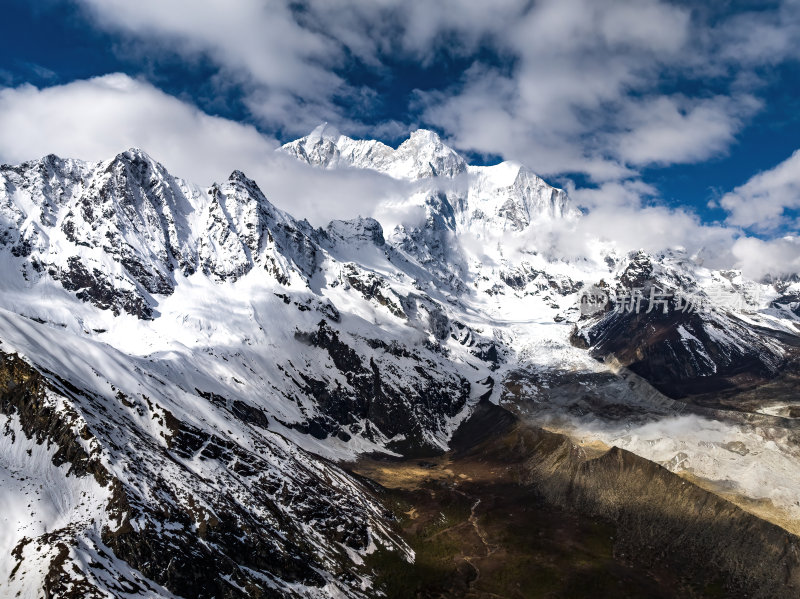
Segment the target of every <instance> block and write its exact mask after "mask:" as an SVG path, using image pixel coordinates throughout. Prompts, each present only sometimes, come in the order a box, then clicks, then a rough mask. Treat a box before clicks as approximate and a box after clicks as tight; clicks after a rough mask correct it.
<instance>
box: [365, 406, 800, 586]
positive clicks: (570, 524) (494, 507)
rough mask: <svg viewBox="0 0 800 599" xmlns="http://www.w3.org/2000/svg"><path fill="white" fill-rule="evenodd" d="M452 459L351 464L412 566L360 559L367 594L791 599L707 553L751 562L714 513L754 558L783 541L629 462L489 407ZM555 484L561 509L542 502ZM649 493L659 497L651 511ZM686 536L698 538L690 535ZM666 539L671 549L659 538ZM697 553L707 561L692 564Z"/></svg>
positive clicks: (759, 575) (469, 426)
mask: <svg viewBox="0 0 800 599" xmlns="http://www.w3.org/2000/svg"><path fill="white" fill-rule="evenodd" d="M453 447H454V450H452V451H450V452H448V453H447V454H445V455H443V456H439V457H434V458H430V459H389V458H382V457H374V456H373V457H369V458H362V459H360V460H359V461H357V462H355V463H353V464H351V467H350V470H351V471H352V472H353V473H354V474H356V475H357V476H360V477H362V478H364V479H367V480H368V481H371V482H372V484H374V485H375V488H376V495H377V496H378V497H379V498H381V499H382V500H383V502H384V505H386V506H387V508H389V509H390V510H391V511H392V513H393V514H394V517H395V518H396V521H395V524H396V528H397V530H398V531H399V532H400V533H401V534H402V536H403V537H404V538H405V540H406V541H407V542H408V543H409V545H410V546H411V547H412V548H413V549H414V551H415V553H416V560H415V563H413V564H409V563H406V562H405V561H402V560H399V559H397V558H396V557H395V556H394V555H393V554H391V553H390V552H378V553H376V554H374V555H373V556H371V558H370V559H371V561H370V562H369V563H370V565H371V566H373V567H375V569H376V571H378V572H379V575H378V578H377V581H376V584H377V586H378V588H381V589H382V590H384V591H385V592H386V593H387V596H388V597H390V598H401V597H402V598H408V597H418V598H426V599H427V598H431V599H432V598H440V597H441V598H444V597H447V598H450V597H459V598H464V599H498V598H507V599H515V598H526V599H527V598H533V597H542V598H575V597H593V598H595V597H615V598H616V597H642V598H645V597H647V598H658V597H664V598H666V597H742V596H774V597H777V596H787V597H789V596H795V595H793V594H792V592H793V591H792V589H791V582H790V581H785V580H782V581H778V580H775V581H773V582H774V583H775V584H770V585H769V586H770V588H767V585H765V584H764V582H763V579H764V577H766V578H769V577H770V576H772V573H771V572H770V570H772V569H773V567H774V566H777V563H775V564H769V565H764V564H758V565H754V566H753V567H754V568H761V569H763V571H762V572H754V573H750V574H752V576H751V577H748V575H744V576H743V575H742V573H740V572H736V571H735V568H732V567H729V564H728V563H727V562H726V558H725V555H724V552H716V553H715V552H714V551H713V550H712V551H709V546H708V545H709V544H713V543H717V544H719V545H728V546H729V547H730V549H731V551H732V552H733V553H736V554H737V555H739V556H740V557H743V558H745V559H746V558H747V557H748V555H749V554H748V552H750V551H752V550H753V549H754V548H753V547H752V546H747V541H746V540H743V539H741V538H738V537H736V535H733V536H730V535H728V533H727V530H726V529H724V527H722V528H721V527H719V526H718V525H717V523H716V522H715V519H714V516H713V514H711V513H710V512H714V511H719V510H722V511H727V516H728V517H732V520H734V521H735V523H736V525H737V526H741V528H742V530H749V531H751V533H752V534H754V535H755V537H761V538H760V540H759V541H757V542H756V544H758V543H759V542H763V543H764V544H770V543H771V542H772V535H777V536H780V537H783V538H791V539H792V540H796V539H795V538H794V537H793V535H787V534H786V533H785V531H782V530H780V529H778V528H777V527H774V526H772V525H771V524H768V523H766V522H763V521H761V520H758V519H757V518H755V517H754V516H752V515H750V514H747V513H745V512H743V511H742V510H739V509H738V508H736V507H735V506H733V505H732V504H729V503H728V502H726V501H724V500H722V499H720V498H718V497H717V496H715V495H712V494H711V493H708V492H706V491H704V490H702V489H700V488H699V487H696V486H694V485H693V484H692V483H690V482H687V481H685V480H684V479H682V478H680V477H678V476H676V475H674V474H672V473H670V472H668V471H667V470H666V469H664V468H661V467H660V466H657V465H655V464H653V463H651V462H647V461H646V460H644V459H642V458H638V457H636V456H633V454H627V452H623V453H625V454H627V455H622V454H621V453H620V451H619V450H611V451H604V450H603V449H601V448H598V447H593V448H592V447H581V446H579V445H576V444H574V443H573V442H572V441H571V440H570V439H569V438H567V437H566V436H563V435H559V434H555V433H549V432H547V431H543V430H541V429H536V428H533V427H530V426H528V425H525V424H521V423H520V422H518V421H516V419H515V418H514V417H513V416H511V415H510V414H509V413H508V412H505V410H503V409H502V408H499V407H496V406H489V405H484V406H483V407H482V408H481V409H479V410H478V413H477V414H476V416H475V417H473V419H472V421H471V422H468V423H466V425H465V426H463V427H462V429H461V430H460V431H459V433H457V435H456V437H455V438H454V443H453ZM610 457H611V458H613V464H612V465H611V467H610V468H609V467H608V466H609V458H610ZM532 462H535V463H536V465H532ZM565 478H566V479H569V481H568V482H567V483H566V485H564V486H563V495H561V494H559V492H558V491H557V490H556V491H554V490H553V489H554V488H555V489H558V488H559V487H560V486H562V485H563V483H564V479H565ZM665 485H666V488H665ZM609 487H611V488H614V489H616V490H617V491H620V493H619V494H615V493H613V492H611V493H610V492H609ZM687 487H689V489H687ZM634 488H639V489H640V490H641V492H639V493H636V492H631V491H632V489H634ZM649 493H659V494H661V502H660V503H661V505H654V504H653V503H652V502H651V501H650V500H651V499H652V496H650V497H649V496H648V494H649ZM671 494H677V495H680V496H681V499H677V500H673V499H672V498H671V497H670V496H671ZM684 497H690V499H689V501H688V502H683V501H682V499H683V498H684ZM682 510H683V511H684V513H683V514H680V512H681V511H682ZM709 510H710V512H709ZM731 515H732V516H731ZM681 517H683V518H685V520H683V521H680V520H681ZM669 520H674V521H673V522H669ZM697 526H705V527H706V529H707V530H710V531H711V535H710V536H709V535H705V534H695V527H697ZM660 529H663V530H660ZM670 529H671V530H670ZM668 530H669V532H674V531H675V530H678V531H681V532H682V533H684V536H683V538H675V537H670V535H669V534H667V535H663V534H661V533H662V532H667V531H668ZM748 534H750V533H748ZM704 552H708V554H707V561H706V560H702V559H701V560H699V561H698V557H699V556H700V555H703V554H704ZM693 561H695V562H697V563H694V564H692V563H691V562H693ZM698 565H700V567H698ZM778 570H779V568H775V573H777V571H778ZM785 582H788V584H784V583H785Z"/></svg>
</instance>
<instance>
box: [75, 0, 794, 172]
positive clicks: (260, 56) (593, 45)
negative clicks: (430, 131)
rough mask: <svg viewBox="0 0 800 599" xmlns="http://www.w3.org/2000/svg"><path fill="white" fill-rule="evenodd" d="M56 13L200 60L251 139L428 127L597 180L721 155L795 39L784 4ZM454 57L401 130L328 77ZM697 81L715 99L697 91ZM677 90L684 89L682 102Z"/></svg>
mask: <svg viewBox="0 0 800 599" xmlns="http://www.w3.org/2000/svg"><path fill="white" fill-rule="evenodd" d="M72 1H73V2H76V3H77V4H79V5H80V6H82V7H84V8H85V10H86V12H87V14H89V15H90V16H91V18H92V19H93V20H94V22H95V23H96V24H97V25H98V26H100V27H102V28H104V29H106V30H108V31H113V32H115V33H117V34H120V35H122V36H124V37H125V39H127V40H128V41H129V42H131V41H133V42H134V45H135V43H136V42H139V43H141V44H144V45H145V46H146V49H147V52H148V53H149V54H158V53H159V52H165V51H166V52H174V53H178V54H180V55H181V56H183V57H186V58H194V57H197V56H202V57H206V58H208V59H210V60H211V61H213V62H214V63H215V64H217V65H218V66H219V67H220V69H221V71H222V72H223V73H224V78H225V79H226V80H228V81H235V82H236V85H238V86H239V87H240V88H241V90H243V92H244V95H245V106H246V107H247V108H248V110H249V111H250V113H251V115H252V116H253V117H254V118H255V119H256V120H257V121H258V122H259V123H260V124H261V125H263V126H265V127H267V128H271V129H273V130H274V129H277V130H280V131H282V132H288V133H289V134H294V135H298V134H301V133H304V132H306V131H308V130H309V129H311V128H312V127H313V126H314V125H315V124H317V123H318V122H320V121H323V120H324V121H329V122H331V123H334V124H336V125H337V126H338V127H339V128H340V129H341V130H343V131H346V132H348V133H349V134H351V135H369V136H373V137H374V136H376V135H379V134H384V135H391V136H394V137H397V136H399V135H400V134H402V133H405V132H407V131H408V129H409V128H412V127H413V126H414V125H418V124H422V125H428V126H435V127H437V128H439V129H441V130H443V131H444V132H445V133H446V135H447V136H448V137H449V138H450V140H451V142H452V143H453V144H454V145H455V146H456V147H458V148H460V149H462V150H469V151H475V152H478V153H482V154H491V155H500V156H502V157H503V158H505V159H514V160H519V161H521V162H523V163H525V164H527V165H529V166H531V167H532V168H533V169H535V170H536V171H537V172H539V173H541V174H543V175H555V174H562V173H574V172H579V173H583V174H586V175H588V176H589V177H591V178H592V179H594V180H595V181H597V182H603V181H608V180H619V179H623V178H627V177H630V176H635V175H636V174H637V171H638V170H640V169H641V168H642V167H646V166H651V165H669V164H679V163H687V162H696V161H702V160H706V159H708V158H711V157H714V156H718V155H720V154H723V153H724V152H726V151H727V149H728V147H729V146H730V145H731V144H732V143H733V142H734V141H735V138H736V135H737V133H738V132H739V131H740V129H741V128H742V127H743V126H744V125H745V124H746V122H747V119H748V118H749V116H750V115H752V114H753V113H754V112H755V111H757V110H758V109H759V107H760V103H759V102H758V100H756V99H755V98H754V96H753V91H754V89H755V88H756V87H757V86H758V85H761V81H760V79H759V78H758V77H757V76H756V75H755V72H754V69H755V68H757V67H759V66H763V65H768V64H775V63H776V62H779V61H781V60H785V59H786V58H787V57H790V56H792V55H794V56H797V41H796V40H798V39H800V35H797V33H798V32H797V27H798V26H797V23H798V22H800V19H797V18H796V17H797V16H798V6H800V3H798V1H797V0H783V1H782V2H780V3H779V6H778V7H777V8H774V7H773V9H770V10H752V11H750V10H748V9H747V8H746V7H745V8H740V7H737V8H736V10H733V11H731V10H728V9H725V10H720V9H716V8H714V7H711V6H706V5H695V6H691V5H689V4H688V3H684V2H671V1H669V0H642V1H640V2H635V3H619V2H616V1H615V0H537V1H535V2H529V1H528V0H502V1H498V2H491V3H488V2H464V1H463V0H442V1H440V2H427V1H424V0H402V1H401V0H374V1H372V2H365V1H363V0H308V1H306V2H302V3H297V2H290V1H289V0H264V1H262V0H244V1H242V2H236V3H222V2H217V1H205V2H196V1H193V2H189V1H188V0H179V1H176V2H161V1H159V0H142V1H141V2H136V3H133V4H132V3H129V2H125V1H123V0H72ZM729 8H730V7H729ZM453 58H459V59H464V60H469V59H470V58H474V62H473V65H472V66H471V67H470V68H468V69H467V70H466V71H465V72H463V73H450V75H448V78H446V80H445V81H443V82H442V84H440V85H436V86H434V87H433V88H427V89H421V90H417V93H416V95H415V99H414V105H413V106H412V114H414V116H411V117H409V118H410V119H412V120H416V121H417V122H406V123H398V122H396V121H390V122H388V123H385V122H374V121H373V120H372V119H371V117H370V115H371V113H372V109H373V107H374V106H375V105H376V104H379V103H380V102H381V98H380V97H379V96H378V95H377V94H376V92H375V90H374V89H372V88H370V87H369V85H367V84H364V83H363V82H362V83H356V82H354V81H352V80H348V77H347V76H346V75H345V73H348V72H351V71H352V69H353V68H355V69H356V70H360V72H365V73H368V74H369V75H370V77H372V78H373V80H374V78H375V77H377V78H381V79H391V78H392V77H394V76H395V75H394V74H393V73H392V72H391V67H390V66H387V65H391V64H397V63H398V62H400V63H402V62H407V63H408V62H414V63H417V64H421V65H428V66H429V65H432V64H436V63H438V64H440V65H442V64H449V61H451V60H452V59H453ZM370 77H367V78H366V79H360V80H361V81H368V80H370ZM712 78H713V79H714V86H716V88H717V90H718V93H717V94H716V95H709V93H708V91H707V90H706V89H705V86H704V85H703V83H704V82H705V81H708V80H710V79H712ZM681 82H694V83H699V84H700V85H696V86H692V87H691V89H693V90H694V91H693V92H692V94H691V95H686V94H687V91H686V89H688V88H686V87H685V86H684V87H683V88H682V86H681V85H680V83H681ZM726 87H727V89H725V88H726ZM720 88H721V91H720ZM726 92H727V93H726Z"/></svg>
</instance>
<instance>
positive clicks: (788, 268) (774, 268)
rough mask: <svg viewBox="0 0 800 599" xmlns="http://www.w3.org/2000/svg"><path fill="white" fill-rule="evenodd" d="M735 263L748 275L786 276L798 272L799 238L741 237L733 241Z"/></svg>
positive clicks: (758, 276) (799, 269) (799, 268)
mask: <svg viewBox="0 0 800 599" xmlns="http://www.w3.org/2000/svg"><path fill="white" fill-rule="evenodd" d="M732 253H733V255H734V257H735V260H736V264H737V266H738V267H739V268H741V269H742V271H743V272H744V273H745V274H746V275H747V276H749V277H752V278H754V279H760V278H761V277H764V276H766V275H772V276H775V277H787V276H790V275H796V274H797V273H800V238H798V237H783V238H780V239H772V240H766V241H765V240H763V239H757V238H754V237H743V238H741V239H738V240H737V241H736V243H734V245H733V248H732Z"/></svg>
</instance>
